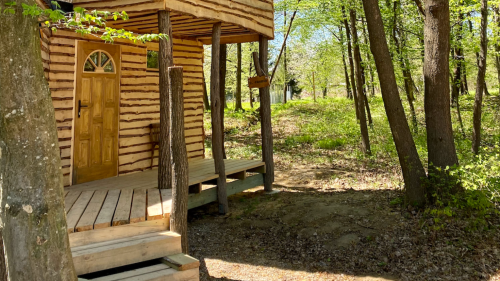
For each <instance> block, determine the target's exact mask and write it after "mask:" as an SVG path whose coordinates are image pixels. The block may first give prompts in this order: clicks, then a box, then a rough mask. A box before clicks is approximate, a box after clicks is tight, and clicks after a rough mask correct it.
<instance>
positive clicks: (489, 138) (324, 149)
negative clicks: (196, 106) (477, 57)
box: [205, 93, 500, 170]
mask: <svg viewBox="0 0 500 281" xmlns="http://www.w3.org/2000/svg"><path fill="white" fill-rule="evenodd" d="M402 102H403V106H404V107H405V111H406V113H407V117H408V118H409V116H408V115H409V108H408V103H407V101H406V100H405V99H403V100H402ZM369 103H370V108H371V114H372V118H373V126H372V127H371V128H369V137H370V144H371V149H372V154H371V155H370V156H367V155H365V154H363V153H362V152H361V150H360V146H361V135H360V128H359V123H358V122H357V121H356V117H355V111H354V105H353V104H354V102H353V101H352V100H349V99H346V98H344V97H334V98H327V99H322V98H318V99H317V102H316V103H315V102H313V101H312V100H293V101H289V102H288V103H287V104H276V105H273V106H272V124H273V130H274V151H275V155H276V156H277V158H278V162H280V161H281V162H285V163H292V162H293V163H297V162H299V163H302V164H313V163H314V164H317V163H323V164H325V163H336V162H339V161H344V162H346V161H347V162H352V163H355V164H357V165H364V166H367V167H377V168H382V169H386V170H391V169H392V170H394V169H396V170H399V168H398V167H399V160H398V155H397V152H396V149H395V146H394V142H393V139H392V132H391V130H390V127H389V124H388V120H387V117H386V113H385V108H384V104H383V100H382V98H381V97H380V96H375V97H370V98H369ZM473 103H474V96H473V93H471V94H470V95H467V96H461V97H460V104H461V112H462V118H463V122H464V133H465V135H466V137H465V138H464V137H463V135H462V132H461V130H460V127H459V124H458V122H457V114H456V109H455V108H451V118H452V122H453V129H454V135H455V145H456V148H457V154H458V156H459V161H460V163H461V164H467V163H471V162H473V161H475V157H474V155H473V154H472V152H471V145H472V143H471V136H472V110H473ZM228 106H229V108H227V109H226V110H225V135H226V147H227V148H226V151H227V153H228V156H229V157H234V158H247V159H259V158H260V157H261V151H260V122H258V118H257V117H258V116H257V113H256V112H255V110H256V109H257V108H258V107H259V104H258V103H255V104H254V108H253V109H252V108H250V104H249V103H243V108H244V110H245V111H243V112H235V111H234V109H233V108H232V106H233V104H232V103H230V104H228ZM415 108H416V113H417V120H418V130H417V131H416V132H415V131H413V132H412V133H413V138H414V141H415V144H416V147H417V151H418V153H419V155H420V157H421V160H422V163H423V164H424V166H426V164H427V136H426V131H425V115H424V106H423V96H422V95H418V96H417V101H416V103H415ZM499 109H500V98H499V97H498V96H497V95H496V93H495V94H493V96H492V97H488V98H485V102H484V110H483V118H482V122H483V126H482V127H483V146H484V147H487V148H490V149H493V150H494V151H496V150H495V145H498V144H499V143H500V126H499V125H498V124H500V113H499ZM206 117H208V118H205V120H206V122H205V129H206V130H207V131H210V129H211V128H210V126H211V125H210V118H209V114H208V116H206ZM207 147H210V145H209V143H207Z"/></svg>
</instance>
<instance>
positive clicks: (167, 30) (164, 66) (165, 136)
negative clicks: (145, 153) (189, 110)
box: [158, 11, 174, 189]
mask: <svg viewBox="0 0 500 281" xmlns="http://www.w3.org/2000/svg"><path fill="white" fill-rule="evenodd" d="M158 30H159V32H160V33H163V34H168V35H169V37H168V39H161V40H160V51H159V54H158V58H159V60H158V64H159V68H160V74H159V75H160V155H159V158H158V188H160V189H171V188H172V162H171V161H172V147H171V142H170V138H171V135H170V133H171V131H170V128H171V115H172V112H171V96H170V93H169V85H168V82H169V81H168V68H169V67H170V66H172V65H174V59H173V57H172V50H173V49H172V48H173V47H172V24H171V22H170V12H169V11H159V12H158Z"/></svg>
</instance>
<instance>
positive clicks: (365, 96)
mask: <svg viewBox="0 0 500 281" xmlns="http://www.w3.org/2000/svg"><path fill="white" fill-rule="evenodd" d="M357 39H358V35H356V40H357ZM358 43H359V42H358ZM358 43H356V45H355V46H356V47H355V49H354V54H355V55H356V48H358V52H357V54H358V58H357V60H358V61H359V65H360V67H361V82H362V83H363V84H362V85H363V88H362V89H363V92H362V94H363V99H364V100H365V101H364V105H365V106H364V107H365V109H366V117H367V118H368V124H369V125H370V127H372V126H373V120H372V113H371V110H370V103H368V96H367V90H368V86H367V84H366V79H365V78H366V77H365V67H364V64H363V60H362V58H361V51H360V49H359V44H358ZM354 65H356V58H355V59H354ZM358 97H359V96H358Z"/></svg>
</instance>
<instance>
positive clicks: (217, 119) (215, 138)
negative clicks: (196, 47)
mask: <svg viewBox="0 0 500 281" xmlns="http://www.w3.org/2000/svg"><path fill="white" fill-rule="evenodd" d="M220 34H221V23H220V22H218V23H215V24H214V26H213V30H212V67H211V77H210V103H211V108H212V112H211V114H212V154H213V157H214V163H215V173H216V174H218V175H219V178H218V179H217V200H218V202H219V213H220V214H225V213H227V212H228V203H227V193H226V169H225V167H224V154H223V151H222V145H223V143H222V138H223V136H222V134H223V133H224V132H223V131H222V125H221V107H222V109H223V107H224V104H223V101H221V95H220V89H221V87H220V68H219V66H220V64H219V62H220V61H219V56H220Z"/></svg>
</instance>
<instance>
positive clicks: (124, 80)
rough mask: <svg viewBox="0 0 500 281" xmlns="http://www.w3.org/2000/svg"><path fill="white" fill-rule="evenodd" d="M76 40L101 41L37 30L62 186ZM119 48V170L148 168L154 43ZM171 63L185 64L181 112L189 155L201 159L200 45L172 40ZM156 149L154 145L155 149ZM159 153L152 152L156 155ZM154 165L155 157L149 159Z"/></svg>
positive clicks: (68, 166) (67, 176)
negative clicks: (150, 64) (150, 53)
mask: <svg viewBox="0 0 500 281" xmlns="http://www.w3.org/2000/svg"><path fill="white" fill-rule="evenodd" d="M76 40H82V41H93V42H102V41H100V40H99V39H98V38H93V37H81V36H78V35H77V34H76V33H74V32H72V31H65V30H59V31H57V32H55V33H52V34H51V33H50V32H42V37H41V44H42V60H43V61H44V69H45V75H46V77H47V80H48V82H49V87H50V89H51V92H52V101H53V104H54V109H55V116H56V123H57V131H58V136H59V146H60V150H61V160H62V173H63V176H64V185H65V186H69V185H70V184H71V171H72V163H73V159H72V147H71V146H72V138H73V135H74V132H73V116H74V111H73V108H74V104H75V101H74V94H75V93H74V87H75V77H74V76H75V63H76V61H75V60H76V56H75V53H76V49H75V46H76ZM115 44H120V45H121V46H122V64H121V67H122V68H121V85H120V88H121V93H120V117H119V118H120V127H119V141H118V143H119V144H118V145H119V152H118V154H119V160H118V165H119V174H120V175H124V174H129V173H133V172H137V171H144V170H147V169H149V167H150V163H151V162H150V161H151V143H150V137H149V132H150V130H149V124H151V123H157V122H159V119H160V108H159V85H158V84H159V78H158V73H157V72H154V71H147V70H146V56H147V55H146V54H147V49H151V50H158V44H157V43H148V45H144V44H133V43H131V42H128V41H122V40H118V41H116V42H115ZM174 63H175V64H176V65H179V66H184V99H185V100H184V109H185V112H184V115H185V135H186V146H187V151H188V157H189V158H190V159H195V158H203V157H204V131H203V92H202V90H203V88H202V83H203V80H202V65H203V46H202V44H201V43H199V42H196V41H187V40H178V39H174ZM156 151H158V149H156ZM157 154H158V152H156V153H155V155H156V156H157ZM154 166H155V167H157V159H155V160H154Z"/></svg>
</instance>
